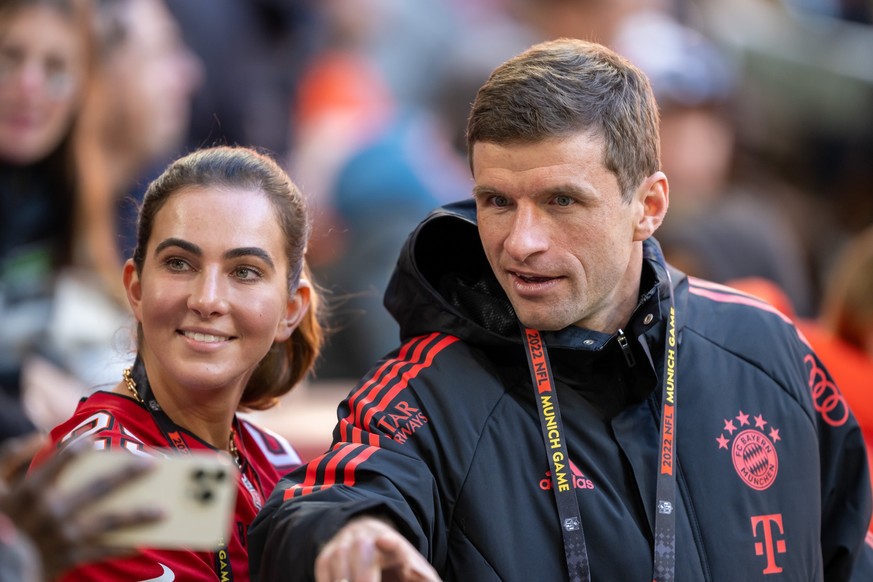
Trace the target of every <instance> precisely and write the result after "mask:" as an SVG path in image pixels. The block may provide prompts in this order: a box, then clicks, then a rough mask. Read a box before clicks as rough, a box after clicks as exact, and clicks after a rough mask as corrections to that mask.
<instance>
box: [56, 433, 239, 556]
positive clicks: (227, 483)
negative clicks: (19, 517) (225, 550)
mask: <svg viewBox="0 0 873 582" xmlns="http://www.w3.org/2000/svg"><path fill="white" fill-rule="evenodd" d="M152 459H153V461H154V467H153V468H152V469H151V470H150V471H148V472H147V473H145V474H143V475H141V476H140V477H138V478H135V479H134V480H133V481H130V482H128V483H125V484H123V485H121V486H119V487H118V488H116V489H114V490H112V491H110V492H109V493H108V494H107V495H106V496H105V497H104V498H102V499H99V500H97V501H95V502H93V503H90V504H89V505H88V506H87V508H85V509H83V511H85V512H90V513H92V514H93V515H101V514H105V513H115V512H129V511H130V510H131V509H134V508H147V507H148V508H156V509H159V510H160V511H161V512H162V513H163V516H164V517H163V519H161V520H160V521H156V522H153V523H149V524H145V525H140V526H133V527H129V528H125V529H122V530H117V531H114V532H111V533H107V534H106V536H105V539H103V540H101V541H102V542H103V543H105V544H106V545H109V546H113V547H123V548H137V547H148V548H162V549H189V550H195V551H197V550H215V549H218V548H219V547H221V546H222V545H224V544H226V543H227V541H228V539H229V538H230V531H231V527H232V521H233V512H234V507H235V505H236V493H237V481H238V478H239V470H238V469H237V467H236V465H235V464H234V463H233V461H231V459H230V457H228V456H227V455H223V454H220V453H217V452H212V451H189V453H188V454H184V455H182V454H170V455H169V456H166V457H153V458H152ZM132 462H136V457H134V455H133V454H131V453H128V452H126V451H122V450H108V451H107V450H96V449H90V450H88V451H86V452H84V453H83V454H82V455H81V456H80V457H78V458H76V459H74V460H73V461H72V462H71V463H70V465H69V466H67V467H66V468H65V469H64V470H63V471H62V472H61V474H60V475H59V477H58V483H57V485H58V489H59V490H60V491H61V492H64V493H72V492H74V491H76V490H78V489H80V488H82V487H87V486H88V484H89V483H90V482H92V481H94V480H95V479H96V478H98V477H100V476H102V475H107V474H112V473H116V472H117V471H118V470H119V469H120V468H122V467H123V466H124V464H125V463H132Z"/></svg>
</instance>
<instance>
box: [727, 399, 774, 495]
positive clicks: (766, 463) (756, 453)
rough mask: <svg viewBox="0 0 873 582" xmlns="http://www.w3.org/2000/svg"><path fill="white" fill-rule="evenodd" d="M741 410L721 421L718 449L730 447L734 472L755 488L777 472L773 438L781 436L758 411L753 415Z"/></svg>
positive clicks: (767, 484) (770, 480)
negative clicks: (721, 427) (752, 419)
mask: <svg viewBox="0 0 873 582" xmlns="http://www.w3.org/2000/svg"><path fill="white" fill-rule="evenodd" d="M753 418H754V425H752V423H751V422H750V420H749V415H748V414H745V413H744V412H743V411H742V410H741V411H740V413H739V414H738V415H737V416H736V417H734V418H731V419H726V420H725V421H724V429H723V430H722V433H721V434H720V435H719V436H718V438H716V439H715V440H716V442H717V443H718V448H719V449H727V450H728V451H730V454H731V460H732V461H733V465H734V469H735V470H736V472H737V475H738V476H739V477H740V479H742V480H743V482H744V483H745V484H746V485H748V486H749V487H751V488H752V489H756V490H758V491H763V490H765V489H767V488H768V487H770V485H772V484H773V482H774V481H775V480H776V475H777V474H778V473H779V456H778V455H777V454H776V442H777V441H780V440H782V438H781V437H780V436H779V429H777V428H775V427H772V426H768V425H769V423H768V422H767V421H766V420H764V417H763V416H762V415H758V416H755V417H753Z"/></svg>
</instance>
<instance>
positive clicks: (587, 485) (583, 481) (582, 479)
mask: <svg viewBox="0 0 873 582" xmlns="http://www.w3.org/2000/svg"><path fill="white" fill-rule="evenodd" d="M570 473H571V474H572V475H573V478H572V479H571V480H570V481H571V482H572V483H573V488H574V489H594V482H593V481H591V479H589V478H588V477H586V476H585V475H584V474H582V471H580V470H579V467H577V466H576V463H574V462H573V461H570ZM540 489H542V490H543V491H551V490H552V472H551V471H546V476H545V478H544V479H541V480H540Z"/></svg>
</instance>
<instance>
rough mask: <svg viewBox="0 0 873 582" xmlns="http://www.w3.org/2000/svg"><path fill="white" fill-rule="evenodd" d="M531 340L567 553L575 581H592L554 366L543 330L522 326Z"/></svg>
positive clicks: (537, 395)
mask: <svg viewBox="0 0 873 582" xmlns="http://www.w3.org/2000/svg"><path fill="white" fill-rule="evenodd" d="M522 329H523V330H524V339H525V341H526V342H527V351H526V353H527V363H528V366H529V367H530V375H531V380H532V382H533V387H534V395H535V398H536V399H537V403H538V406H537V410H538V411H539V415H540V427H541V428H542V430H543V443H545V445H546V455H547V456H548V457H549V467H551V471H552V492H554V494H555V503H556V504H557V506H558V520H559V521H560V523H561V535H562V536H563V538H564V557H565V558H566V560H567V569H568V571H569V572H570V581H571V582H588V581H590V580H591V572H590V570H589V566H588V550H587V549H586V547H585V534H584V533H583V532H582V517H581V515H580V513H579V500H578V499H576V493H575V491H573V487H572V484H571V482H570V481H571V480H572V479H573V476H572V475H569V467H570V455H568V454H567V442H566V440H565V439H564V426H563V423H562V422H561V411H560V409H559V408H558V394H557V392H555V385H554V382H552V367H551V364H550V363H549V355H548V353H546V345H545V344H544V343H543V339H542V337H541V336H540V332H538V331H536V330H534V329H528V328H525V327H522Z"/></svg>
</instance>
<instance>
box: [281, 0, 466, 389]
mask: <svg viewBox="0 0 873 582" xmlns="http://www.w3.org/2000/svg"><path fill="white" fill-rule="evenodd" d="M319 10H320V12H319V15H320V18H321V19H322V21H323V22H324V26H325V31H326V39H325V44H324V46H322V47H321V48H320V50H319V51H318V53H317V54H316V55H315V56H314V57H313V58H312V59H311V60H310V61H309V62H308V64H307V66H306V67H305V69H304V72H303V74H302V76H301V80H300V87H299V92H298V96H297V99H296V102H297V109H296V110H295V113H294V117H293V122H292V124H293V126H294V127H295V128H296V132H295V141H294V147H293V149H292V151H291V157H290V168H291V173H292V174H293V175H294V176H295V179H296V180H297V181H299V182H300V184H302V185H303V187H305V188H306V189H307V192H308V193H309V194H310V195H311V196H312V201H313V212H314V216H315V225H316V226H315V231H314V235H313V240H312V245H311V248H310V251H309V256H310V257H311V259H312V261H313V269H314V271H315V273H316V275H317V276H318V280H319V282H320V283H321V284H322V285H324V286H325V287H326V288H327V289H329V290H330V295H331V297H332V299H334V301H333V305H332V306H331V309H330V313H331V319H330V321H329V323H328V325H329V326H330V327H331V329H332V330H333V331H332V333H331V337H330V340H329V342H328V344H327V346H326V348H325V351H324V356H323V358H322V359H321V360H320V362H319V364H318V368H317V371H318V376H319V377H320V378H351V377H357V376H359V375H360V374H362V373H363V372H364V371H366V369H367V368H368V367H369V366H370V364H371V363H372V361H373V360H374V358H377V357H378V356H379V355H380V354H382V353H384V352H385V351H386V350H387V349H390V347H391V346H393V345H394V344H395V343H396V341H397V337H398V331H399V330H398V327H397V324H396V322H394V320H393V319H392V318H391V317H390V316H389V315H388V314H387V313H386V312H385V310H384V309H383V307H382V293H383V292H384V290H385V287H386V286H387V283H388V279H389V277H390V274H391V270H392V269H393V267H394V264H395V262H396V260H397V256H398V253H399V251H400V247H401V245H402V243H403V241H404V240H405V239H406V236H407V234H408V232H409V230H410V229H411V228H412V227H413V226H414V225H415V224H417V223H418V221H419V220H421V219H422V218H423V217H424V216H425V215H426V214H427V213H428V212H429V211H430V210H431V209H433V208H434V207H436V206H439V205H440V204H441V203H444V202H447V201H450V200H457V199H460V198H463V197H465V196H466V195H467V193H468V192H469V188H470V182H469V178H468V176H467V172H466V168H465V166H464V163H463V158H462V157H461V155H460V154H459V153H458V152H457V150H456V149H455V148H454V144H453V142H452V139H453V137H454V136H453V132H454V130H455V128H456V127H457V125H459V123H458V122H455V123H453V124H450V123H448V122H447V121H446V120H445V119H443V118H441V117H440V116H439V114H440V111H439V110H438V109H437V99H438V94H439V91H440V90H447V89H446V88H445V87H443V86H442V84H441V83H442V82H443V81H444V80H445V78H446V75H447V65H448V64H449V62H448V59H447V58H446V54H447V53H448V51H449V47H450V46H451V43H452V39H454V38H455V35H456V34H458V30H459V29H458V28H457V25H456V22H457V20H456V19H457V14H456V13H455V12H454V10H453V9H452V7H451V6H450V5H447V4H445V3H442V2H436V1H434V0H428V1H426V2H417V3H415V4H414V5H413V4H408V3H405V2H396V1H393V0H341V1H337V2H328V3H323V4H320V5H319Z"/></svg>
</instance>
